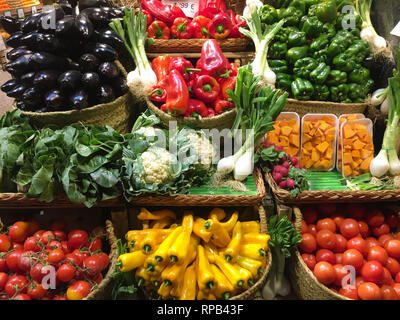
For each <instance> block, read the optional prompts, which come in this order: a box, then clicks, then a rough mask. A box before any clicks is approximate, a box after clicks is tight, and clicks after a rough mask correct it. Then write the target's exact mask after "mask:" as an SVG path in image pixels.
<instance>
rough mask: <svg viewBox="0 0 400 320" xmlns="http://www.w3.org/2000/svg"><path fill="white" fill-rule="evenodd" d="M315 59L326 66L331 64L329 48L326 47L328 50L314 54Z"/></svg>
mask: <svg viewBox="0 0 400 320" xmlns="http://www.w3.org/2000/svg"><path fill="white" fill-rule="evenodd" d="M313 58H314V59H315V60H317V61H318V62H319V63H321V62H325V63H326V64H329V63H330V61H331V59H330V58H329V56H328V47H326V48H324V49H322V50H319V51H317V52H314V53H313Z"/></svg>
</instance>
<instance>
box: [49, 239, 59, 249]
mask: <svg viewBox="0 0 400 320" xmlns="http://www.w3.org/2000/svg"><path fill="white" fill-rule="evenodd" d="M47 249H48V250H53V249H62V246H61V242H60V241H57V240H51V241H50V242H49V243H48V244H47Z"/></svg>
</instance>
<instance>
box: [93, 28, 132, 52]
mask: <svg viewBox="0 0 400 320" xmlns="http://www.w3.org/2000/svg"><path fill="white" fill-rule="evenodd" d="M93 40H94V41H96V42H100V43H105V44H108V45H110V46H111V47H113V48H115V49H118V50H119V49H122V48H124V41H123V40H122V39H121V38H120V37H119V36H118V35H117V34H116V33H115V32H114V31H113V30H111V29H102V30H99V31H98V30H95V31H94V33H93Z"/></svg>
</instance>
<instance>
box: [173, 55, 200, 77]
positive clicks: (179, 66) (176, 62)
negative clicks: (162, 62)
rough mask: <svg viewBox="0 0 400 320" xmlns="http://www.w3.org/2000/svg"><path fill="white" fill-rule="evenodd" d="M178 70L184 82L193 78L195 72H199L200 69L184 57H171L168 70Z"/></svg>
mask: <svg viewBox="0 0 400 320" xmlns="http://www.w3.org/2000/svg"><path fill="white" fill-rule="evenodd" d="M174 69H176V70H178V71H179V72H180V74H181V75H182V76H183V79H185V81H186V82H189V81H190V80H193V79H194V78H195V77H196V74H195V72H200V71H201V69H195V68H193V64H192V63H191V62H190V61H189V60H186V59H185V58H184V57H173V58H172V59H171V62H170V64H169V71H171V70H174Z"/></svg>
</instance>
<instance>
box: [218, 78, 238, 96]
mask: <svg viewBox="0 0 400 320" xmlns="http://www.w3.org/2000/svg"><path fill="white" fill-rule="evenodd" d="M220 85H221V96H222V97H223V98H224V99H226V100H228V99H230V98H231V97H230V96H229V94H228V93H227V92H226V91H228V90H229V89H232V90H235V86H236V77H230V78H228V79H224V80H223V81H221V83H220Z"/></svg>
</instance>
